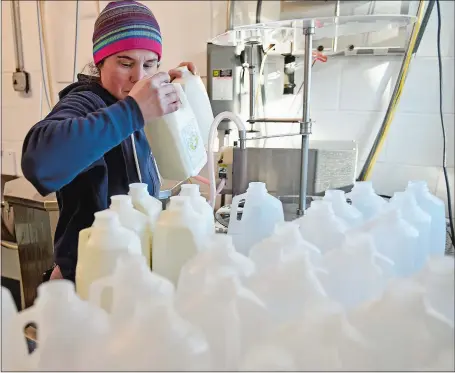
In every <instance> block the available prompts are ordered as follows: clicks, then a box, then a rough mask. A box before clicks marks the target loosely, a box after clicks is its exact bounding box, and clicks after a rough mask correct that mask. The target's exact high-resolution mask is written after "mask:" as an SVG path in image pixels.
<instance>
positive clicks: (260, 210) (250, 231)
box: [228, 182, 284, 256]
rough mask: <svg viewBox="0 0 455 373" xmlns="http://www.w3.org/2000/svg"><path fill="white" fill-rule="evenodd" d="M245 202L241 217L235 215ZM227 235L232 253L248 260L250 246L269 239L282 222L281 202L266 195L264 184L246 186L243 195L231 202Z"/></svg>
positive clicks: (254, 183)
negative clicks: (231, 243) (240, 254)
mask: <svg viewBox="0 0 455 373" xmlns="http://www.w3.org/2000/svg"><path fill="white" fill-rule="evenodd" d="M242 200H245V205H244V208H243V212H242V217H241V219H240V220H239V219H238V218H237V213H238V210H239V204H240V202H241V201H242ZM230 216H231V217H230V219H229V226H228V235H230V236H231V237H232V240H233V242H234V246H235V248H236V250H237V251H238V252H240V253H242V254H244V255H246V256H248V254H249V252H250V249H251V248H252V247H253V245H254V244H256V243H258V242H260V241H262V240H263V239H265V238H267V237H269V236H270V235H271V234H272V233H273V231H274V228H275V225H276V224H277V223H282V222H284V213H283V205H282V203H281V201H280V200H279V199H277V198H275V197H273V196H272V195H270V194H268V193H267V188H266V185H265V184H264V183H259V182H253V183H250V184H249V186H248V189H247V192H246V193H244V194H241V195H238V196H235V197H234V198H233V199H232V204H231V215H230Z"/></svg>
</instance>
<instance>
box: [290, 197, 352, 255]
mask: <svg viewBox="0 0 455 373" xmlns="http://www.w3.org/2000/svg"><path fill="white" fill-rule="evenodd" d="M296 223H297V224H299V226H300V233H301V234H302V237H303V239H305V240H307V241H308V242H311V243H312V244H313V245H315V246H316V247H317V248H318V249H319V250H321V252H322V253H323V254H325V253H327V252H328V251H330V250H332V249H336V248H339V247H340V246H341V245H342V244H343V241H344V234H345V232H346V230H347V228H348V226H347V224H346V223H345V222H344V221H343V220H342V219H340V218H339V217H337V216H335V212H334V211H333V208H332V204H331V202H328V201H323V200H317V201H313V202H312V203H311V205H310V207H309V208H308V209H307V210H306V215H304V216H303V217H301V218H299V219H297V220H296Z"/></svg>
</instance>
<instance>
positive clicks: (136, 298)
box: [90, 255, 174, 325]
mask: <svg viewBox="0 0 455 373" xmlns="http://www.w3.org/2000/svg"><path fill="white" fill-rule="evenodd" d="M106 288H111V289H112V307H111V309H110V310H109V311H110V314H111V316H112V319H113V321H114V322H115V324H116V325H118V324H121V323H122V322H124V321H125V320H126V319H128V318H129V317H131V315H133V314H134V312H135V310H136V308H137V307H140V306H142V305H143V302H144V301H147V302H149V303H150V301H151V300H153V301H155V302H157V303H160V302H170V301H172V298H173V296H174V285H173V284H172V283H171V282H170V281H169V280H167V279H165V278H164V277H161V276H159V275H157V274H156V273H153V272H152V271H151V270H150V267H149V266H148V264H147V263H146V260H145V258H144V257H143V256H142V255H125V256H124V257H121V258H119V259H118V260H117V266H116V269H115V272H114V273H113V274H112V275H111V276H107V277H103V278H100V279H98V280H96V281H95V282H93V283H92V286H91V287H90V301H91V302H92V303H94V304H97V305H101V295H102V293H103V290H105V289H106Z"/></svg>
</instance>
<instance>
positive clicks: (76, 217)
mask: <svg viewBox="0 0 455 373" xmlns="http://www.w3.org/2000/svg"><path fill="white" fill-rule="evenodd" d="M59 97H60V101H59V102H58V103H57V105H55V107H54V108H53V110H52V111H51V112H50V113H49V115H47V117H46V118H45V119H43V120H42V121H40V122H38V123H37V124H35V125H34V126H33V127H32V128H31V129H30V131H29V132H28V134H27V136H26V138H25V141H24V145H23V149H22V172H23V173H24V176H25V177H26V178H27V180H29V181H30V182H31V183H32V184H33V185H34V186H35V188H36V189H37V190H38V192H39V193H40V194H41V195H42V196H46V195H48V194H50V193H52V192H56V195H57V201H58V206H59V210H60V217H59V220H58V223H57V229H56V232H55V239H54V255H55V263H56V264H57V265H58V266H60V269H61V271H62V274H63V277H64V278H66V279H69V280H72V281H74V280H75V272H76V264H77V245H78V236H79V232H80V231H81V230H82V229H84V228H88V227H90V226H91V225H92V223H93V221H94V213H95V212H97V211H101V210H104V209H107V208H108V207H109V205H110V197H111V196H112V195H117V194H127V193H128V190H129V187H128V185H129V184H130V183H136V182H139V175H138V172H137V169H136V164H135V160H134V152H133V144H132V141H131V138H130V135H131V134H134V139H135V145H136V153H137V157H138V161H139V167H140V171H141V176H142V182H143V183H147V184H148V191H149V193H150V194H151V195H152V196H158V193H159V188H160V180H159V176H158V171H157V169H156V164H155V161H154V158H153V155H152V153H151V151H150V147H149V145H148V142H147V139H146V137H145V134H144V130H143V127H144V118H143V116H142V113H141V111H140V109H139V106H138V105H137V103H136V101H135V100H134V99H133V98H131V97H127V98H126V99H124V100H117V99H116V98H115V97H114V96H112V95H111V94H110V93H109V92H108V91H107V90H105V89H104V88H103V87H102V86H101V85H100V84H99V83H98V81H97V80H96V79H95V78H92V77H88V76H85V75H79V76H78V82H76V83H73V84H71V85H69V86H68V87H67V88H65V89H64V90H63V91H61V92H60V94H59Z"/></svg>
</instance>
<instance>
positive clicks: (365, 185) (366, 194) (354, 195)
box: [347, 181, 387, 221]
mask: <svg viewBox="0 0 455 373" xmlns="http://www.w3.org/2000/svg"><path fill="white" fill-rule="evenodd" d="M347 197H348V198H349V199H350V200H351V202H352V205H353V206H354V207H355V208H356V209H357V210H359V211H360V212H361V213H362V216H363V219H364V220H365V221H366V220H369V219H372V218H374V217H375V216H376V215H377V214H378V213H379V212H380V211H381V209H382V208H383V206H384V205H385V204H387V202H386V201H385V200H384V199H383V198H382V197H380V196H378V195H377V194H376V193H375V191H374V189H373V183H372V182H371V181H356V182H355V183H354V187H353V188H352V191H351V192H350V193H348V194H347Z"/></svg>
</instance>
